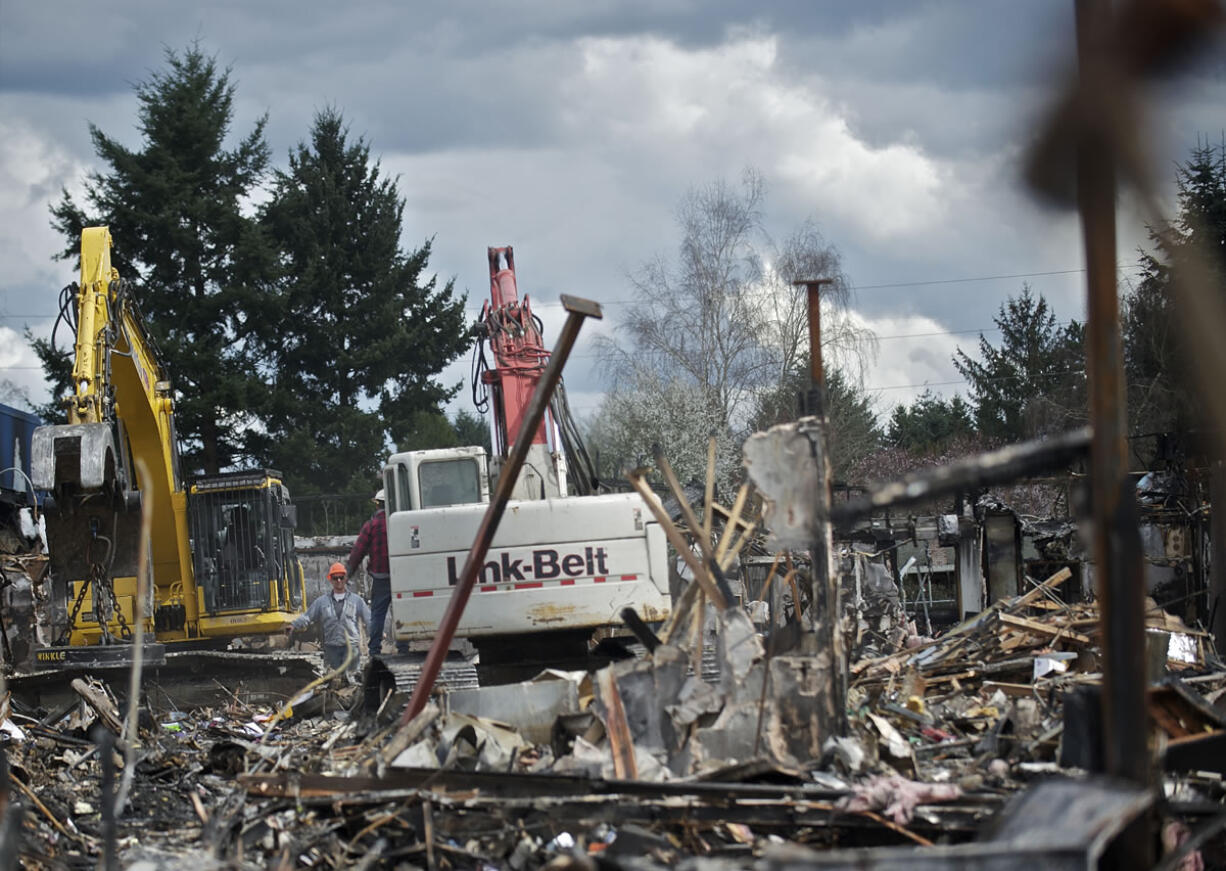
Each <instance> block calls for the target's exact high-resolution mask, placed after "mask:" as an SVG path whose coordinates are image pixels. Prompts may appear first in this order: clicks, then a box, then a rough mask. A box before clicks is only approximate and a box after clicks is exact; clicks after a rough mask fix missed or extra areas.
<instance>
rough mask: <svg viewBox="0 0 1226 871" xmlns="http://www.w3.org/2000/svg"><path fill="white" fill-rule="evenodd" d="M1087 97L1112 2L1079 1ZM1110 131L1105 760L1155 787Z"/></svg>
mask: <svg viewBox="0 0 1226 871" xmlns="http://www.w3.org/2000/svg"><path fill="white" fill-rule="evenodd" d="M1076 13H1077V59H1078V69H1079V72H1080V75H1081V79H1082V93H1084V94H1102V93H1108V92H1109V89H1110V87H1111V85H1110V81H1109V76H1110V72H1109V69H1108V66H1107V63H1106V61H1105V58H1106V56H1107V45H1106V43H1107V41H1108V40H1109V39H1110V38H1111V33H1112V21H1111V11H1110V4H1109V3H1108V2H1106V0H1077V3H1076ZM1113 153H1114V151H1113V148H1112V143H1111V142H1110V141H1108V140H1107V139H1106V131H1104V130H1101V129H1099V128H1095V127H1092V126H1089V125H1087V126H1085V127H1084V128H1083V130H1082V133H1081V136H1080V138H1079V141H1078V143H1077V201H1078V208H1079V210H1080V212H1081V226H1082V235H1083V238H1084V244H1085V254H1086V284H1087V315H1088V317H1087V324H1086V363H1087V369H1088V372H1089V382H1090V384H1089V388H1090V419H1091V422H1092V424H1093V428H1094V433H1093V440H1092V443H1091V447H1090V470H1091V474H1090V481H1091V485H1092V488H1093V492H1092V495H1091V507H1092V510H1093V519H1094V530H1095V534H1094V563H1095V574H1096V575H1097V587H1098V599H1099V608H1100V620H1101V625H1102V639H1103V643H1102V649H1103V656H1104V661H1103V716H1102V722H1103V736H1102V737H1103V758H1104V762H1105V765H1106V770H1107V773H1108V774H1112V775H1115V776H1117V777H1122V778H1126V779H1128V780H1131V781H1133V782H1134V783H1138V784H1142V785H1145V784H1147V783H1148V781H1149V767H1150V766H1149V751H1148V728H1147V714H1146V709H1145V684H1146V672H1145V615H1144V595H1145V593H1144V585H1143V575H1142V568H1143V567H1142V564H1141V559H1140V557H1141V554H1140V547H1139V541H1138V540H1137V539H1138V536H1139V533H1138V531H1137V528H1136V520H1135V517H1136V514H1135V503H1134V501H1133V500H1134V499H1135V495H1134V493H1133V489H1132V487H1130V486H1129V481H1128V479H1127V477H1126V472H1127V454H1126V451H1125V441H1124V436H1125V432H1126V429H1125V415H1124V411H1125V399H1124V379H1123V366H1122V363H1121V359H1122V358H1121V353H1120V321H1119V301H1118V297H1117V289H1116V268H1115V265H1116V264H1115V247H1116V239H1115V190H1116V182H1115V162H1114V160H1113Z"/></svg>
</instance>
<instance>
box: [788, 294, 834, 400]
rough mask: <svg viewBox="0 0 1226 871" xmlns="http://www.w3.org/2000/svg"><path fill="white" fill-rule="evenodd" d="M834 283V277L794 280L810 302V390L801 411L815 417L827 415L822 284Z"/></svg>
mask: <svg viewBox="0 0 1226 871" xmlns="http://www.w3.org/2000/svg"><path fill="white" fill-rule="evenodd" d="M824 284H834V279H833V278H806V279H802V280H801V281H793V282H792V285H793V286H795V287H803V288H804V289H805V292H806V293H807V294H808V303H809V390H808V392H807V393H806V394H805V396H804V399H803V401H802V402H801V412H802V413H803V414H807V415H812V416H813V417H821V418H824V417H825V416H826V373H825V370H824V369H823V368H822V307H821V295H822V285H824Z"/></svg>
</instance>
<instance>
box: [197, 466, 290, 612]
mask: <svg viewBox="0 0 1226 871" xmlns="http://www.w3.org/2000/svg"><path fill="white" fill-rule="evenodd" d="M270 497H271V493H270V491H269V490H268V489H267V488H242V489H225V490H209V491H204V492H199V491H197V492H195V493H193V494H192V498H191V526H192V542H193V551H194V554H193V558H194V561H195V569H196V580H197V582H198V583H199V584H200V586H201V587H202V589H203V590H204V607H205V611H206V612H208V613H217V612H221V611H238V610H247V609H252V608H265V607H268V606H269V605H270V604H271V603H270V601H269V596H270V593H269V583H268V582H269V580H270V578H273V577H278V576H279V572H278V571H277V568H276V567H277V565H278V564H279V563H281V562H282V560H283V551H284V550H285V547H284V542H283V541H282V537H281V535H280V533H281V524H280V510H279V508H278V510H277V513H276V514H275V515H274V514H273V512H272V509H273V505H272V500H271V498H270Z"/></svg>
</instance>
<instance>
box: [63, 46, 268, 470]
mask: <svg viewBox="0 0 1226 871" xmlns="http://www.w3.org/2000/svg"><path fill="white" fill-rule="evenodd" d="M135 90H136V96H137V100H138V101H139V110H138V124H137V129H138V130H139V131H140V135H141V145H140V147H139V148H138V149H137V150H132V149H129V148H127V147H126V146H124V145H123V144H121V143H120V141H119V140H117V139H112V138H111V137H110V136H108V135H107V134H106V133H104V132H103V131H102V130H101V129H100V128H99V127H97V126H95V125H93V124H91V125H90V136H91V138H92V139H93V144H94V151H95V152H96V154H97V156H98V157H99V159H100V160H101V161H102V163H103V164H105V166H106V167H107V169H106V171H105V172H94V173H91V174H90V176H89V178H88V179H87V181H86V185H85V190H86V193H85V205H84V206H81V205H78V204H77V203H76V202H75V201H74V200H73V198H72V197H71V196H70V195H69V194H68V192H67V191H64V192H63V195H62V197H61V199H60V201H59V203H57V204H56V205H55V206H54V207H53V208H52V210H51V213H52V217H53V221H52V224H53V226H54V227H55V228H56V229H57V230H59V231H60V232H61V233H63V234H64V237H65V243H66V244H65V249H64V252H63V257H64V258H75V257H77V255H78V254H79V245H80V233H81V230H82V228H83V227H86V226H93V225H97V224H106V225H109V226H110V229H111V235H112V236H113V238H114V240H115V247H114V250H113V252H112V262H113V263H114V265H115V266H116V268H117V269H118V270H119V274H120V276H121V277H123V278H125V279H126V280H129V281H135V282H137V283H139V285H140V287H139V288H138V290H137V292H136V294H135V295H136V297H137V299H138V301H139V303H140V306H141V310H142V312H143V313H144V315H145V317H146V318H147V324H146V326H147V328H148V332H149V334H150V337H151V338H152V340H153V341H154V342H155V343H156V344H157V346H158V347H159V349H160V352H161V356H162V359H163V362H164V364H165V366H166V368H167V370H168V372H169V375H170V378H171V381H172V384H173V385H174V388H175V403H176V405H175V408H176V426H177V429H178V433H179V436H180V438H181V440H182V443H183V444H182V448H183V452H182V456H183V460H184V463H185V466H186V467H187V470H189V471H191V470H204V471H207V472H216V471H218V470H220V469H221V468H224V467H226V466H229V465H231V464H232V463H233V462H234V461H235V460H236V459H237V458H239V455H240V452H241V445H240V440H241V433H242V430H243V428H244V426H246V425H248V424H249V423H250V422H251V421H250V418H249V416H248V415H247V414H246V411H245V409H246V408H247V406H248V404H249V403H250V401H251V398H252V396H253V394H254V392H255V391H257V390H258V389H259V380H258V375H257V372H256V367H255V365H254V359H253V356H252V350H253V348H252V344H251V341H250V340H251V333H252V328H253V326H254V320H255V319H254V317H253V313H254V312H258V311H259V309H260V305H261V304H262V299H261V296H262V293H263V290H262V288H261V286H260V280H259V279H260V274H261V271H262V269H263V267H264V265H265V263H266V261H267V252H266V251H265V250H264V249H263V247H262V243H261V239H260V235H259V233H258V231H257V228H256V226H255V223H254V221H253V220H252V219H250V218H249V217H248V216H246V215H244V213H243V209H242V203H243V201H244V199H245V198H247V197H248V196H250V195H251V194H252V193H253V191H254V190H255V189H256V187H257V186H258V184H259V183H260V181H261V179H262V177H263V175H264V173H265V170H266V168H267V165H268V157H269V154H268V146H267V145H266V144H265V141H264V125H265V120H266V119H265V118H260V119H259V120H258V121H256V123H255V126H254V127H253V128H252V129H251V131H250V132H249V133H247V135H246V136H245V137H243V138H242V139H240V140H239V141H238V142H236V143H234V145H233V147H231V148H227V147H226V142H227V140H228V139H229V138H230V126H231V122H232V120H233V116H234V84H233V83H232V82H231V79H230V72H229V70H220V69H218V67H217V64H216V61H215V59H214V58H212V57H208V56H206V55H205V54H204V53H203V52H202V51H201V50H200V49H199V47H198V46H195V45H193V46H191V47H190V48H188V49H187V50H186V51H185V52H183V53H182V54H180V53H178V52H175V51H173V50H170V49H167V50H166V66H165V68H164V69H162V70H161V71H158V72H154V73H152V74H151V75H150V77H149V79H148V80H147V81H145V82H142V83H140V84H138V85H136V88H135ZM49 350H50V349H46V348H44V349H43V350H42V351H39V356H40V357H41V358H42V359H43V362H44V366H45V367H47V371H48V377H49V378H50V379H51V380H52V381H53V382H57V387H62V383H60V379H59V376H57V371H56V368H55V366H56V365H58V364H56V363H55V361H54V359H53V358H52V356H51V355H49V354H48V353H47V352H48V351H49Z"/></svg>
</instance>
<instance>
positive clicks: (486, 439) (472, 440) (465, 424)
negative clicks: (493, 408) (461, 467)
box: [451, 408, 490, 453]
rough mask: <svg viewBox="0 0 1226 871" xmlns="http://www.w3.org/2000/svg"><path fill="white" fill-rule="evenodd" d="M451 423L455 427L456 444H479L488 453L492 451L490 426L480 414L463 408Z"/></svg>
mask: <svg viewBox="0 0 1226 871" xmlns="http://www.w3.org/2000/svg"><path fill="white" fill-rule="evenodd" d="M451 425H452V426H453V427H454V428H455V434H456V444H459V445H479V446H480V447H483V448H485V451H486V453H489V452H490V428H489V426H487V425H486V423H485V420H484V419H483V418H482V417H481V416H480V415H477V414H473V413H472V412H471V411H469V410H468V409H463V408H462V409H460V410H459V411H458V412H457V413H456V416H455V419H454V420H453V421H452V422H451Z"/></svg>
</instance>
